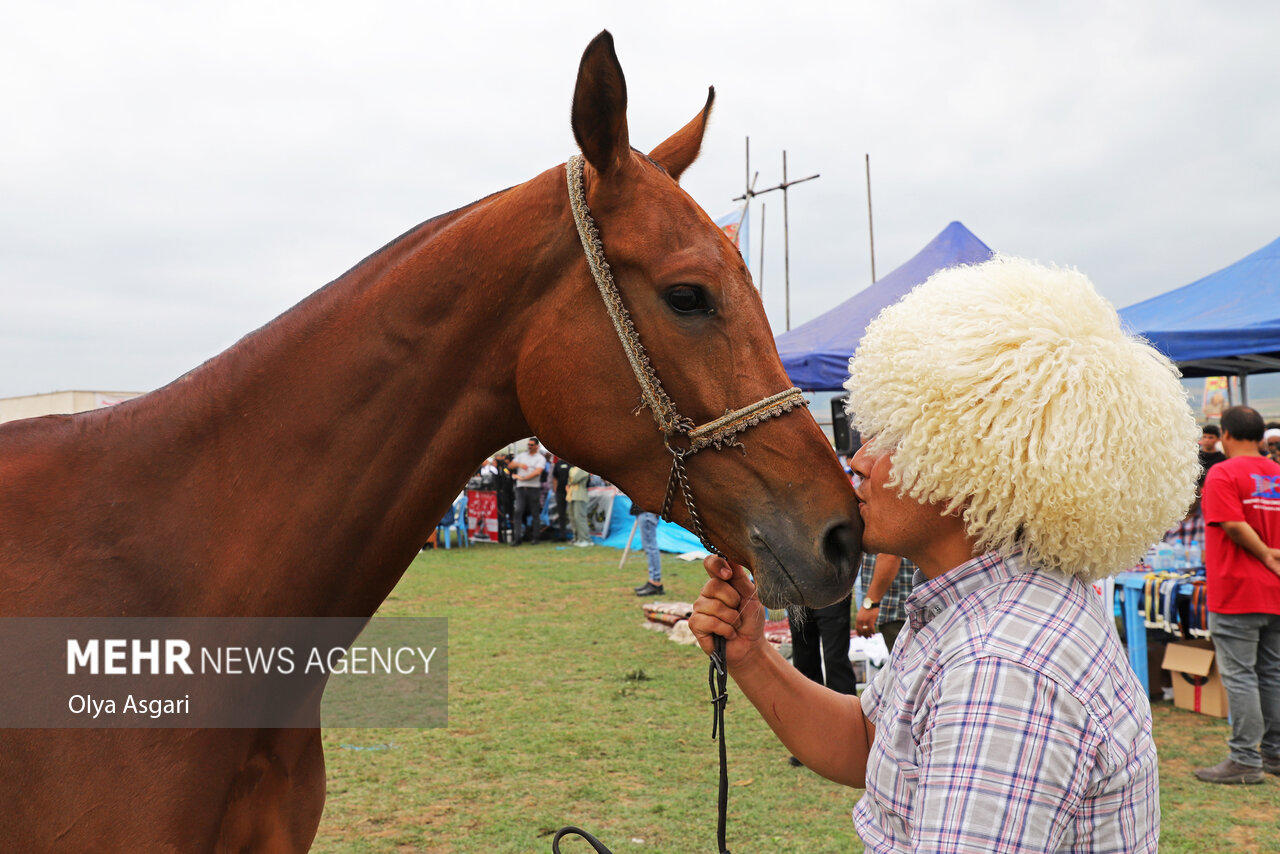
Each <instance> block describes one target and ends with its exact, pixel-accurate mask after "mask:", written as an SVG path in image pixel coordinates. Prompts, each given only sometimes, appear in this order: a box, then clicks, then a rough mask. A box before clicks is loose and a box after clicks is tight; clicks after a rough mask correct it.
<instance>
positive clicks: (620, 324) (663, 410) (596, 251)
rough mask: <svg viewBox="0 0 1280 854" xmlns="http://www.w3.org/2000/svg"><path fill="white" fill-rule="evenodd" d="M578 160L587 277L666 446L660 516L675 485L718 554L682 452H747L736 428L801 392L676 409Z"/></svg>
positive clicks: (572, 169) (575, 182)
mask: <svg viewBox="0 0 1280 854" xmlns="http://www.w3.org/2000/svg"><path fill="white" fill-rule="evenodd" d="M583 163H584V161H583V158H582V155H580V154H575V155H574V156H573V157H570V158H569V161H568V162H567V163H566V164H565V167H564V169H565V174H566V176H567V179H568V182H569V206H570V208H572V210H573V221H574V223H575V224H576V225H577V226H578V237H579V238H581V239H582V249H583V252H584V253H585V254H586V256H587V265H588V266H589V267H590V268H591V277H592V278H593V279H595V282H596V287H597V288H598V289H599V291H600V297H601V299H603V300H604V307H605V310H606V311H608V312H609V319H610V320H611V321H613V328H614V331H615V332H617V333H618V340H619V341H620V342H622V349H623V352H625V353H626V355H627V361H628V362H630V363H631V370H632V372H634V373H635V375H636V381H637V382H638V383H639V384H640V395H641V402H640V405H639V406H638V407H637V408H636V412H639V411H640V410H641V409H645V408H647V409H648V410H649V411H650V412H651V413H653V420H654V421H655V422H657V424H658V429H659V430H661V431H662V440H663V444H665V445H666V447H667V450H668V451H670V452H671V474H670V475H668V476H667V492H666V496H665V497H664V498H663V501H662V513H661V515H662V518H663V519H666V520H667V521H671V510H672V506H673V505H674V503H675V495H676V490H677V489H679V491H680V496H681V498H683V500H684V504H685V507H686V508H688V511H689V518H690V520H691V521H692V523H693V533H694V534H695V535H696V536H697V537H698V539H699V540H701V541H702V544H703V545H704V546H706V548H707V550H708V551H710V552H713V553H714V554H720V551H719V550H718V549H717V548H716V547H715V546H713V545H712V544H711V543H710V542H709V541H708V540H707V535H706V531H705V530H704V529H703V527H702V519H701V518H700V517H699V516H698V511H697V509H696V508H695V507H694V503H693V489H692V488H691V487H690V485H689V478H688V474H687V472H686V470H685V465H684V460H685V458H686V457H690V456H692V455H693V454H695V453H697V452H698V451H700V450H702V449H703V448H705V447H707V446H708V445H714V446H715V447H716V449H717V450H719V449H721V448H723V447H725V446H727V445H736V446H738V447H740V448H742V450H743V453H746V446H744V445H743V444H742V443H741V442H740V441H738V439H737V434H738V433H741V432H742V431H744V430H746V429H747V428H748V427H752V426H755V425H756V424H759V423H760V422H762V421H767V420H769V419H770V418H773V417H774V416H776V415H782V414H785V413H787V412H790V411H791V410H792V409H794V408H795V407H797V406H801V405H803V404H804V395H803V392H801V391H800V389H799V388H797V387H794V386H793V387H791V388H789V389H787V390H786V391H781V392H778V393H777V394H774V395H770V396H769V397H766V398H764V399H763V400H758V401H756V402H755V403H753V404H751V405H749V406H744V407H743V408H742V409H736V410H732V411H730V410H726V411H725V414H724V415H722V416H720V417H719V418H716V419H714V420H712V421H708V422H707V423H706V424H702V425H695V424H694V422H693V420H692V419H690V418H686V417H685V416H683V415H681V414H680V412H679V411H678V410H677V409H676V405H675V403H674V402H672V400H671V398H670V397H669V396H668V395H667V392H666V389H664V388H663V387H662V382H661V381H660V380H659V379H658V374H657V372H656V371H655V370H654V369H653V364H652V363H651V362H650V361H649V354H648V353H647V352H645V349H644V345H643V344H641V343H640V336H639V335H638V334H637V333H636V327H635V324H634V323H632V322H631V315H630V314H629V313H628V312H627V309H626V306H625V305H623V303H622V297H621V296H620V295H619V294H618V286H617V285H616V284H615V283H614V281H613V273H612V272H611V271H610V269H609V262H608V261H606V260H605V257H604V244H603V243H602V242H601V240H600V231H599V229H597V228H596V224H595V221H594V220H592V219H591V210H590V209H589V208H588V207H587V195H586V191H585V189H584V188H583V178H582V175H583V168H584V166H583ZM680 436H683V437H684V442H680V443H679V444H685V443H687V447H675V446H673V444H672V443H673V441H676V440H677V437H680Z"/></svg>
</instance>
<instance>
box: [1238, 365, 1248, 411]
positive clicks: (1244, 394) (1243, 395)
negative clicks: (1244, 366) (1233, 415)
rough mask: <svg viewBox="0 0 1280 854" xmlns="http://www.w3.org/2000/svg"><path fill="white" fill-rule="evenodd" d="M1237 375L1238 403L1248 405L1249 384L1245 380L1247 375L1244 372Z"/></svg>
mask: <svg viewBox="0 0 1280 854" xmlns="http://www.w3.org/2000/svg"><path fill="white" fill-rule="evenodd" d="M1238 377H1239V380H1240V405H1241V406H1248V405H1249V385H1248V382H1247V381H1248V378H1249V375H1248V374H1246V373H1241V374H1239V375H1238Z"/></svg>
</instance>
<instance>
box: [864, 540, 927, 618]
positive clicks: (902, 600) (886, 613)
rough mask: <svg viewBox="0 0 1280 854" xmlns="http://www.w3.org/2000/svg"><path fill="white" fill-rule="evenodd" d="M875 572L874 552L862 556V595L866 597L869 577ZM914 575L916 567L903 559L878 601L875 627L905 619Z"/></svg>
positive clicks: (869, 583)
mask: <svg viewBox="0 0 1280 854" xmlns="http://www.w3.org/2000/svg"><path fill="white" fill-rule="evenodd" d="M875 570H876V555H875V552H871V553H870V554H863V555H862V568H861V570H860V572H861V574H862V592H863V595H866V592H867V591H868V590H870V589H871V576H872V574H873V573H874V572H875ZM915 574H916V565H915V564H914V563H912V562H911V561H909V560H907V559H906V558H905V557H904V558H903V559H902V566H901V567H899V569H898V574H897V575H895V576H894V577H893V581H892V582H890V584H889V591H888V592H887V593H885V594H884V598H882V599H881V600H880V613H879V614H878V615H877V616H876V625H877V626H880V625H884V624H885V623H891V622H893V621H894V620H905V619H906V618H907V608H906V605H907V597H908V596H909V595H911V588H912V585H914V584H915V581H914V578H915ZM859 607H861V604H859Z"/></svg>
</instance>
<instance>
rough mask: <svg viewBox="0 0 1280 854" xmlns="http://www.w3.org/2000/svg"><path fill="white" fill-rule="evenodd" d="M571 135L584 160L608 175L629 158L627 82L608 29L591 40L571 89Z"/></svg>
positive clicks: (602, 173)
mask: <svg viewBox="0 0 1280 854" xmlns="http://www.w3.org/2000/svg"><path fill="white" fill-rule="evenodd" d="M571 121H572V123H573V137H574V139H576V140H577V141H578V147H579V148H580V149H582V154H583V156H584V157H586V158H587V162H588V163H590V164H591V165H592V167H594V168H595V170H596V171H597V172H599V173H600V174H601V175H608V174H609V173H611V172H613V171H614V170H615V169H617V168H619V167H620V166H621V165H622V164H624V163H626V162H627V161H628V160H629V159H630V157H631V143H630V140H629V137H628V133H627V81H626V78H624V77H623V76H622V66H621V64H619V62H618V55H617V53H615V52H614V49H613V36H612V35H610V34H609V31H608V30H601V32H600V35H598V36H596V37H595V38H594V39H592V40H591V44H589V45H587V49H586V50H585V51H583V54H582V62H580V63H579V64H578V81H577V83H576V84H575V86H574V89H573V112H572V118H571Z"/></svg>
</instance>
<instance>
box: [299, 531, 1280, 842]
mask: <svg viewBox="0 0 1280 854" xmlns="http://www.w3.org/2000/svg"><path fill="white" fill-rule="evenodd" d="M620 556H621V553H620V552H617V551H615V550H612V549H604V548H592V549H571V548H564V547H557V546H554V545H550V544H543V545H538V546H526V547H523V548H520V549H511V548H507V547H505V546H477V547H474V548H471V549H467V550H459V549H453V550H450V551H447V552H446V551H438V552H434V553H424V554H423V555H421V556H420V557H419V558H418V559H417V560H416V561H415V562H414V564H413V566H411V567H410V568H409V570H408V572H407V573H406V574H405V577H404V579H403V580H402V581H401V583H400V585H399V586H398V587H397V588H396V590H395V592H394V593H393V594H392V596H391V597H390V598H389V599H388V600H387V602H386V604H385V605H384V606H383V609H382V611H381V613H383V614H388V615H397V616H429V617H447V618H448V619H449V726H448V727H447V728H441V729H430V730H406V729H383V730H378V729H331V730H326V731H325V750H326V762H327V765H328V778H329V796H328V802H327V805H326V807H325V813H324V818H323V820H322V822H321V825H320V831H319V834H318V835H317V838H316V842H315V846H314V848H313V850H314V851H317V852H343V854H347V852H351V854H357V852H442V854H449V852H467V853H468V854H470V852H478V851H485V852H521V854H525V852H549V851H550V850H551V843H550V839H551V834H552V833H554V831H555V829H556V828H558V827H560V826H562V825H565V824H576V825H579V826H581V827H584V828H586V829H588V830H590V831H592V832H593V833H595V834H596V835H597V836H598V837H600V839H601V840H602V841H603V842H604V843H605V844H607V845H608V846H609V847H610V848H611V849H612V850H613V851H614V852H615V854H623V852H642V851H651V852H670V854H688V852H695V851H714V850H715V807H716V804H715V797H716V796H715V787H716V780H717V760H716V752H715V745H714V742H713V741H712V740H711V738H710V734H711V715H710V704H709V703H708V702H707V697H708V694H707V684H706V658H705V656H704V655H703V654H702V652H701V651H700V650H698V649H697V648H696V647H687V646H680V645H678V644H675V643H672V642H670V641H669V640H667V638H666V636H665V635H663V634H662V633H659V632H654V631H649V630H646V629H645V628H644V626H643V623H644V618H643V614H642V613H641V610H640V608H639V607H638V605H639V602H640V601H641V600H638V599H637V598H636V597H635V596H634V595H633V594H632V592H631V588H632V587H633V586H635V585H637V584H640V583H641V582H642V581H643V575H644V573H643V563H642V561H641V560H640V559H638V558H637V559H633V560H632V561H630V562H629V563H628V565H627V567H626V568H625V569H621V570H620V569H619V568H618V561H619V558H620ZM702 575H703V574H702V567H701V564H698V563H682V562H680V561H678V560H675V559H673V558H670V557H667V558H665V559H664V567H663V580H664V583H665V586H666V588H667V595H666V596H665V597H662V598H664V599H674V600H683V601H692V600H693V599H694V598H695V597H696V592H697V590H698V588H699V587H700V586H701V584H702ZM1154 713H1155V729H1156V738H1157V743H1158V744H1159V748H1160V776H1161V784H1162V789H1161V807H1162V812H1163V831H1162V836H1161V846H1160V850H1161V851H1162V852H1165V854H1180V852H1280V778H1277V777H1268V779H1267V781H1266V782H1265V784H1264V785H1261V786H1243V787H1220V786H1210V785H1206V784H1202V783H1199V782H1198V781H1196V780H1195V779H1194V778H1193V777H1192V776H1191V770H1192V769H1193V768H1196V767H1199V766H1201V765H1208V764H1212V763H1215V762H1217V761H1218V760H1219V759H1221V758H1222V756H1223V755H1225V745H1226V736H1227V725H1226V722H1225V721H1220V720H1216V719H1213V718H1208V717H1205V716H1202V715H1196V714H1192V713H1190V712H1185V711H1183V710H1181V709H1175V708H1173V707H1172V706H1171V705H1169V704H1167V703H1157V704H1156V705H1155V709H1154ZM726 730H727V734H728V743H729V768H730V780H731V784H732V785H731V789H730V795H729V797H730V801H729V830H728V837H729V838H728V843H729V848H730V849H732V850H733V851H734V852H735V854H750V852H815V854H828V852H851V851H861V850H862V846H861V844H860V843H859V841H858V839H857V835H856V834H855V833H854V832H853V828H852V822H851V820H850V818H849V811H850V810H851V809H852V807H853V804H854V803H855V802H856V800H857V798H858V796H859V794H860V793H859V792H858V791H855V790H851V789H847V788H843V787H840V786H837V785H835V784H833V783H829V782H827V781H825V780H822V779H821V778H819V777H817V776H816V775H814V774H812V773H811V772H809V771H807V770H805V769H802V768H801V769H797V768H792V767H790V766H789V765H788V764H787V762H786V751H785V750H784V749H783V748H782V747H781V745H779V744H778V743H777V741H776V740H775V739H774V737H773V735H772V734H771V733H770V732H769V731H768V729H767V728H766V727H765V726H764V724H763V723H762V722H761V721H760V719H759V716H758V715H756V713H755V711H754V710H753V709H752V708H751V707H750V705H749V704H748V703H747V702H746V701H745V700H743V699H742V698H741V696H740V695H737V694H736V693H735V692H734V688H733V684H732V682H731V683H730V700H729V706H728V711H727V723H726ZM563 848H564V852H565V854H570V852H588V851H589V850H590V849H589V847H588V846H587V845H586V844H585V843H584V842H582V841H581V840H570V841H566V842H565V843H564V845H563Z"/></svg>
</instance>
